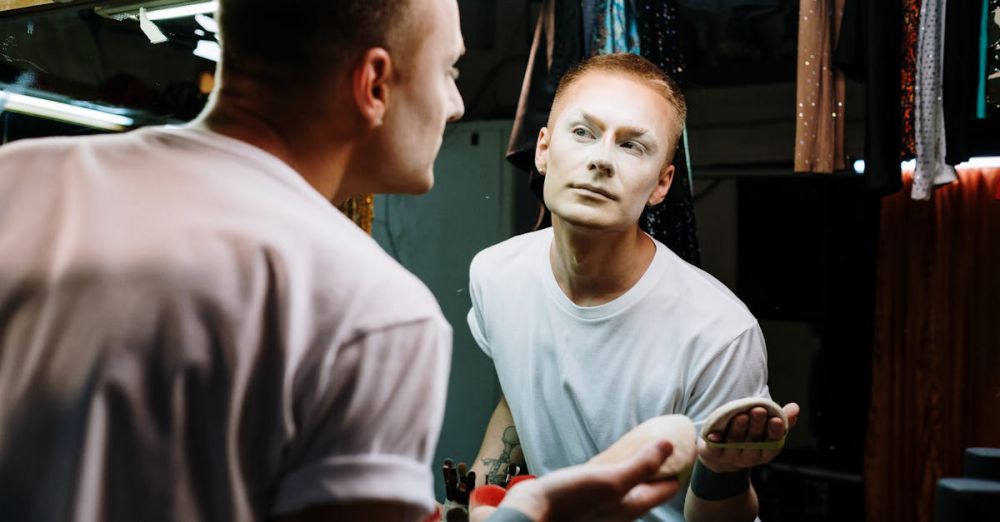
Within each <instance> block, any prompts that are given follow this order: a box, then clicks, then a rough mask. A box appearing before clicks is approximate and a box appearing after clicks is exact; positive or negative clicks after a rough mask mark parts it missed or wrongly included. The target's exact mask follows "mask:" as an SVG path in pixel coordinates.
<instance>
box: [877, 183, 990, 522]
mask: <svg viewBox="0 0 1000 522" xmlns="http://www.w3.org/2000/svg"><path fill="white" fill-rule="evenodd" d="M904 183H905V185H906V186H905V188H904V190H903V191H901V192H897V193H896V194H893V195H891V196H888V197H885V198H883V200H882V213H881V224H880V241H879V252H878V273H877V286H876V292H877V293H876V311H875V338H874V343H873V348H872V357H873V359H872V401H871V406H870V409H869V415H868V433H867V441H866V448H865V464H864V476H865V488H866V491H865V497H866V498H865V504H866V514H867V520H871V521H876V520H877V521H879V522H914V521H920V522H932V520H933V514H934V509H933V507H934V506H933V502H934V488H935V484H936V482H937V480H938V479H940V478H943V477H948V476H960V475H961V473H962V452H963V450H964V448H966V447H970V446H1000V415H998V413H997V412H1000V315H998V313H1000V201H997V200H996V199H995V198H994V190H995V187H996V186H997V183H1000V169H961V170H960V171H959V179H958V181H957V182H955V183H953V184H951V185H949V186H946V187H943V188H940V189H938V190H937V191H936V192H935V195H934V199H933V200H932V201H926V202H925V201H914V200H911V199H909V198H908V196H907V195H908V193H909V188H910V185H911V184H912V174H907V175H906V176H904Z"/></svg>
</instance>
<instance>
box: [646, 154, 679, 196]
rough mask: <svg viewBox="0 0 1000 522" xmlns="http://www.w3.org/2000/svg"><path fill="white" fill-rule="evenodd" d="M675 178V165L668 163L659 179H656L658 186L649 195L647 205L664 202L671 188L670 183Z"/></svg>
mask: <svg viewBox="0 0 1000 522" xmlns="http://www.w3.org/2000/svg"><path fill="white" fill-rule="evenodd" d="M673 180H674V165H673V164H672V163H671V164H668V165H667V167H666V168H665V169H663V171H662V172H660V177H659V179H657V180H656V188H654V189H653V193H652V194H650V195H649V201H648V202H646V204H647V205H649V206H653V205H659V204H660V203H661V202H663V198H665V197H667V191H668V190H670V183H671V182H673Z"/></svg>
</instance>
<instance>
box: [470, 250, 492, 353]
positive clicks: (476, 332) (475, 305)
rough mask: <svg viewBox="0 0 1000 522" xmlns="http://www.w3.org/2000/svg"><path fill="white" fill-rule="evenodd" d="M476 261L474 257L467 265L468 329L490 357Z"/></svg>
mask: <svg viewBox="0 0 1000 522" xmlns="http://www.w3.org/2000/svg"><path fill="white" fill-rule="evenodd" d="M477 261H478V259H474V260H473V261H472V265H471V266H470V267H469V297H470V298H471V300H472V308H471V309H469V315H468V317H467V321H468V323H469V331H470V332H472V338H473V339H475V340H476V344H478V345H479V349H480V350H482V351H483V353H485V354H486V356H487V357H489V358H490V359H492V358H493V350H492V349H490V342H489V340H488V339H487V337H486V330H485V329H484V327H485V325H486V322H485V321H484V320H483V302H482V291H481V289H480V288H479V277H478V276H477V270H478V264H479V263H478V262H477Z"/></svg>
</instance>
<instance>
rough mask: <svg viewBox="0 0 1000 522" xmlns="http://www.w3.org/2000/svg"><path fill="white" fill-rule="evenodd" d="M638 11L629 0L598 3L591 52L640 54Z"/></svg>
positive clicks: (611, 0)
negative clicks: (596, 21)
mask: <svg viewBox="0 0 1000 522" xmlns="http://www.w3.org/2000/svg"><path fill="white" fill-rule="evenodd" d="M637 15H638V13H636V12H635V6H634V5H632V2H631V1H629V0H603V1H599V2H598V3H597V16H598V23H597V25H596V26H595V34H594V35H592V38H593V40H592V41H593V45H591V47H590V48H591V52H594V51H596V53H595V54H611V53H632V54H639V51H640V48H639V25H638V23H637V19H638V16H637Z"/></svg>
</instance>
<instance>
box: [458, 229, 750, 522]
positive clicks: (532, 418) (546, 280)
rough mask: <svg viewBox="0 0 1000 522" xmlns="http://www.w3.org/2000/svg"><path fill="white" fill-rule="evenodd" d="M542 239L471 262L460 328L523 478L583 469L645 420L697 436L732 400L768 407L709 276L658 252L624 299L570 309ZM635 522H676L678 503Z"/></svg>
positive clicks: (744, 319) (734, 306)
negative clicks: (465, 328)
mask: <svg viewBox="0 0 1000 522" xmlns="http://www.w3.org/2000/svg"><path fill="white" fill-rule="evenodd" d="M552 235H553V234H552V229H551V228H548V229H544V230H540V231H537V232H532V233H529V234H524V235H521V236H517V237H514V238H512V239H509V240H507V241H505V242H503V243H500V244H498V245H495V246H493V247H490V248H488V249H486V250H484V251H482V252H480V253H479V254H478V255H477V256H476V257H475V258H474V259H473V260H472V266H471V268H470V293H471V296H472V310H471V311H470V312H469V317H468V320H469V327H470V328H471V329H472V334H473V337H474V338H475V339H476V342H477V343H478V344H479V346H480V347H481V348H482V350H483V351H484V352H486V355H488V356H489V357H491V358H492V359H493V363H494V365H495V366H496V370H497V375H498V377H499V378H500V385H501V387H502V389H503V392H504V396H505V397H506V399H507V402H508V403H509V405H510V409H511V413H512V414H513V417H514V423H515V424H516V425H517V432H518V435H519V436H520V439H521V446H522V450H523V452H524V456H525V459H526V460H527V464H528V469H529V470H530V471H531V472H532V473H535V474H543V473H547V472H549V471H552V470H554V469H558V468H562V467H566V466H570V465H574V464H580V463H583V462H586V461H587V460H589V459H590V458H591V457H593V456H594V455H596V454H597V453H599V452H601V451H603V450H604V449H606V448H607V447H609V446H611V444H613V443H614V442H615V441H617V440H618V439H619V438H620V437H621V436H622V435H624V434H625V433H626V432H628V431H629V430H630V429H632V428H633V427H635V426H637V425H638V424H640V423H641V422H643V421H644V420H647V419H650V418H652V417H655V416H658V415H663V414H668V413H683V414H685V415H687V416H688V417H690V418H691V419H692V420H693V421H694V422H695V424H696V426H697V427H698V429H699V430H700V429H701V424H702V423H703V422H704V421H705V419H706V418H707V417H708V415H709V414H711V413H712V411H714V410H715V409H716V408H717V407H719V406H721V405H722V404H724V403H726V402H728V401H730V400H733V399H737V398H744V397H752V396H753V397H767V396H769V394H768V389H767V355H766V352H765V348H764V339H763V336H762V335H761V331H760V328H759V327H758V325H757V321H756V320H755V319H754V317H753V316H752V315H751V314H750V312H749V311H748V310H747V309H746V307H745V306H744V305H743V303H741V302H740V301H739V299H737V298H736V297H735V296H734V295H733V294H732V293H731V292H730V291H729V290H728V289H726V288H725V286H723V285H722V284H721V283H719V282H718V281H716V280H715V279H714V278H713V277H712V276H710V275H708V274H706V273H705V272H703V271H701V270H699V269H698V268H695V267H693V266H691V265H689V264H688V263H686V262H684V261H683V260H681V259H680V258H679V257H677V255H676V254H674V253H673V252H671V251H670V250H669V249H668V248H667V247H665V246H664V245H663V244H661V243H659V242H656V254H655V256H654V258H653V261H652V263H651V264H650V266H649V268H648V269H647V270H646V272H645V274H643V276H642V277H641V278H640V280H639V281H638V282H637V283H636V284H635V286H633V287H632V288H631V289H629V290H628V291H627V292H626V293H625V294H623V295H621V296H620V297H618V298H616V299H614V300H613V301H611V302H608V303H605V304H603V305H600V306H593V307H580V306H577V305H576V304H574V303H573V302H572V301H571V300H570V299H569V298H568V297H566V295H565V294H564V293H563V291H562V290H561V289H560V288H559V285H558V283H557V282H556V280H555V277H554V276H553V274H552V268H551V264H550V262H549V249H550V246H551V244H552ZM675 498H676V501H675V502H674V503H672V506H668V505H665V506H663V507H660V508H657V509H656V510H654V511H653V512H652V513H651V514H650V515H648V516H647V517H646V518H645V520H677V519H679V517H680V512H679V510H678V506H679V505H680V504H681V502H682V500H683V494H680V495H677V496H676V497H675Z"/></svg>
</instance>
